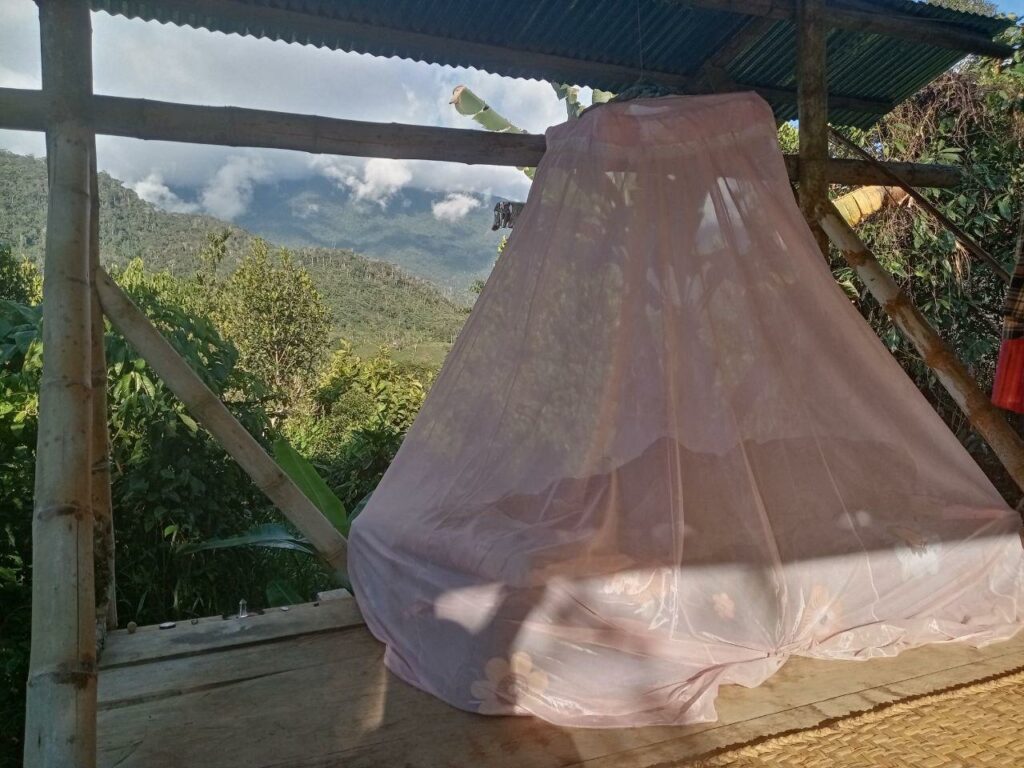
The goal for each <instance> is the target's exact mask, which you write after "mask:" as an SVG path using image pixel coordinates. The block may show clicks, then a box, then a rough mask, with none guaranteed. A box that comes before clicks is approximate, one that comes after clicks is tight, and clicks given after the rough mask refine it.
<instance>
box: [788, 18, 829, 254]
mask: <svg viewBox="0 0 1024 768" xmlns="http://www.w3.org/2000/svg"><path fill="white" fill-rule="evenodd" d="M796 11H797V12H796V21H797V62H796V70H797V71H796V82H797V112H798V116H799V120H800V132H799V139H800V175H799V177H798V178H797V182H798V183H799V185H800V187H799V191H800V209H801V210H802V211H803V214H804V218H805V219H806V220H807V221H808V222H810V223H811V232H813V233H814V239H815V240H817V242H818V248H820V249H821V252H822V253H823V254H824V255H825V257H826V258H827V257H828V238H827V237H826V236H825V233H824V232H822V230H821V227H820V226H818V225H817V221H818V219H819V218H820V216H821V212H822V210H823V207H824V205H825V203H826V202H827V201H828V179H827V178H826V175H825V172H826V166H827V165H828V83H827V73H828V69H827V62H826V51H825V43H826V38H827V37H828V28H827V27H826V26H825V21H824V0H797V3H796Z"/></svg>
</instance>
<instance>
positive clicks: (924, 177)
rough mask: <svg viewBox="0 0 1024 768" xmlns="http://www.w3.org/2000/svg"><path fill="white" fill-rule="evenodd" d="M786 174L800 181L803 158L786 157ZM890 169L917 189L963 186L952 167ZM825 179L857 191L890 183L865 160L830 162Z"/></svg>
mask: <svg viewBox="0 0 1024 768" xmlns="http://www.w3.org/2000/svg"><path fill="white" fill-rule="evenodd" d="M785 161H786V170H787V171H788V172H789V178H790V181H796V180H797V179H798V178H799V177H800V158H799V157H797V156H796V155H786V156H785ZM883 165H884V166H885V167H886V168H891V169H893V170H895V171H897V172H899V173H900V175H901V176H902V177H903V178H904V179H906V180H907V181H908V182H910V183H911V184H913V186H915V187H937V188H944V189H947V188H952V187H955V186H957V185H958V184H959V183H960V169H959V168H957V167H956V166H953V165H930V164H927V163H883ZM825 178H826V180H827V181H828V183H829V184H842V185H844V186H848V187H858V186H863V185H870V184H882V185H886V184H889V183H891V181H892V180H891V179H890V177H889V176H888V174H886V173H884V172H883V171H882V169H880V168H876V167H874V166H872V165H871V164H870V163H866V162H864V161H862V160H848V159H846V158H834V157H832V158H829V160H828V163H827V164H826V165H825Z"/></svg>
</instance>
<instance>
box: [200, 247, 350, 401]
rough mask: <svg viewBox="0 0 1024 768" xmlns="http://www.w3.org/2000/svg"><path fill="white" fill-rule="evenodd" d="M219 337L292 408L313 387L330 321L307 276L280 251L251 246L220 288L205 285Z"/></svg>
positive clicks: (287, 254) (220, 284)
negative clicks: (224, 338) (292, 404)
mask: <svg viewBox="0 0 1024 768" xmlns="http://www.w3.org/2000/svg"><path fill="white" fill-rule="evenodd" d="M206 285H207V287H209V288H212V291H211V294H212V297H213V300H214V301H215V303H216V306H215V307H214V309H213V312H214V315H215V317H216V320H217V323H218V325H219V326H220V328H221V329H222V330H223V332H224V335H225V336H226V337H227V338H228V339H229V340H230V341H231V342H232V343H234V345H235V346H236V347H237V349H238V353H239V359H238V364H239V366H240V367H241V368H242V369H244V370H246V371H248V372H249V373H251V374H253V375H254V376H256V377H257V378H259V379H260V380H261V381H263V382H265V383H266V384H268V385H269V386H270V388H271V389H272V391H273V393H274V397H275V398H276V399H278V400H279V402H281V403H289V402H294V401H295V400H296V399H297V398H299V397H301V395H302V394H303V393H304V392H306V391H307V390H308V389H309V388H310V387H311V385H312V383H313V382H314V381H315V378H316V371H317V366H318V365H319V363H320V362H321V360H322V357H323V354H324V350H325V349H326V347H327V340H328V333H329V331H330V327H331V317H330V313H329V312H328V310H327V308H326V306H325V304H324V300H323V298H322V297H321V295H320V292H319V291H318V290H317V289H316V286H315V285H314V284H313V281H312V279H311V278H310V276H309V273H308V272H307V271H306V269H305V268H304V267H302V265H300V264H298V263H297V262H296V261H295V260H294V259H293V258H292V256H291V254H290V253H289V252H288V251H287V250H285V249H283V248H282V249H278V250H275V251H271V249H270V246H269V245H268V244H267V243H266V241H264V240H256V241H255V242H254V243H253V244H252V246H251V247H250V249H249V251H248V253H246V254H245V256H243V257H242V259H241V261H240V262H239V263H238V266H237V267H236V268H235V269H234V271H233V272H232V273H231V274H230V275H229V276H228V277H227V278H226V279H224V280H223V282H221V283H216V282H214V281H208V282H207V283H206Z"/></svg>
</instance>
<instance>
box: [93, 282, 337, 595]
mask: <svg viewBox="0 0 1024 768" xmlns="http://www.w3.org/2000/svg"><path fill="white" fill-rule="evenodd" d="M95 280H96V291H97V293H98V294H99V298H100V306H101V307H102V308H103V312H104V314H106V316H107V317H109V318H110V322H111V324H112V325H113V326H114V327H115V328H116V329H117V330H118V331H120V332H121V334H122V335H123V336H124V337H125V338H126V339H127V340H128V342H129V343H130V344H131V345H132V346H133V347H135V349H136V350H137V351H138V352H139V354H141V355H142V357H143V359H145V361H146V362H147V363H148V364H149V365H151V366H152V367H153V370H154V371H155V372H156V374H157V375H158V376H159V377H160V378H161V379H162V380H163V382H164V383H165V384H166V385H167V387H168V388H169V389H170V390H171V392H173V393H174V394H175V396H177V398H178V399H179V400H181V402H182V403H184V404H185V407H186V408H188V409H189V411H190V412H191V414H192V415H193V416H194V417H195V419H196V421H198V422H199V423H200V424H202V425H203V426H204V427H205V428H206V429H207V430H209V432H210V434H212V435H213V436H214V438H215V439H216V440H217V442H218V443H220V445H221V446H222V447H223V448H224V449H225V450H226V451H227V452H228V453H229V454H230V455H231V457H232V458H233V459H234V460H235V461H237V462H238V463H239V465H240V466H241V467H242V469H244V470H245V471H246V473H247V474H248V475H249V477H251V478H252V479H253V482H255V483H256V485H257V486H258V487H259V489H260V490H261V491H263V493H265V494H266V495H267V497H268V498H269V499H270V500H271V501H272V502H274V504H275V505H277V508H278V509H280V510H281V511H282V512H283V513H284V515H285V517H287V518H288V519H289V520H290V521H291V522H292V523H293V524H294V525H295V527H296V528H298V529H299V530H300V531H301V532H302V535H303V536H305V537H306V538H307V539H309V542H310V544H312V545H313V547H314V548H315V549H316V551H317V552H319V553H320V555H321V556H322V557H323V558H324V559H325V560H326V561H327V562H328V563H329V564H330V566H331V567H332V568H333V569H334V570H335V571H336V572H337V573H338V574H340V575H341V576H343V577H344V576H345V571H346V564H347V557H348V545H347V542H346V541H345V538H344V537H343V536H342V535H341V533H340V532H338V530H337V529H336V528H335V527H334V526H333V525H331V523H330V521H329V520H328V519H327V518H326V517H324V516H323V514H322V513H321V512H320V510H319V509H317V508H316V506H315V505H314V504H313V502H311V501H310V500H309V499H308V498H307V497H306V495H305V494H304V493H303V492H302V491H301V490H299V487H298V486H297V485H295V483H294V482H292V479H291V478H290V477H288V475H286V474H285V473H284V472H283V471H282V470H281V468H280V467H279V466H278V465H277V462H275V461H274V460H273V459H272V458H271V457H270V456H269V455H268V454H267V452H266V451H265V450H264V449H263V446H261V445H260V444H259V443H258V442H257V441H256V438H254V437H253V436H252V435H251V434H249V431H248V430H247V429H246V428H245V427H244V426H242V424H241V423H240V422H239V421H238V419H236V418H235V417H234V416H233V415H232V414H231V412H230V411H229V410H228V409H227V407H225V405H224V403H222V402H221V401H220V398H218V397H217V396H216V395H215V394H214V393H213V392H212V391H211V390H210V388H209V387H207V386H206V384H205V383H204V382H203V380H202V379H200V378H199V376H198V375H197V374H196V372H195V371H193V370H192V368H191V367H190V366H189V364H188V363H186V362H185V361H184V360H183V359H182V358H181V356H180V355H178V353H177V351H176V350H175V349H174V347H172V346H171V345H170V344H169V343H168V341H167V340H166V339H165V338H164V337H163V336H162V335H161V333H160V331H158V330H157V329H156V328H155V327H154V326H153V324H152V323H151V322H150V321H149V318H148V317H146V315H145V314H144V313H143V312H142V310H140V309H139V308H138V307H137V306H135V304H134V303H133V302H132V300H131V299H130V298H129V297H128V296H127V295H126V294H125V293H124V291H122V290H121V288H120V287H119V286H118V285H117V284H116V283H115V282H114V281H113V280H112V279H111V277H110V275H108V274H107V273H106V271H105V270H103V269H102V268H99V269H97V270H96V277H95Z"/></svg>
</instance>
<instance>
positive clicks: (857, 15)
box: [675, 0, 1013, 59]
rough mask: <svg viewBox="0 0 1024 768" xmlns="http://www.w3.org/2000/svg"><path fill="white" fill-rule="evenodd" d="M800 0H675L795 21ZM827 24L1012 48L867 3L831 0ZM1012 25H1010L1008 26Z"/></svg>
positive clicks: (972, 49)
mask: <svg viewBox="0 0 1024 768" xmlns="http://www.w3.org/2000/svg"><path fill="white" fill-rule="evenodd" d="M799 1H800V0H675V2H678V3H681V4H682V5H687V6H691V7H693V8H704V9H707V10H712V11H727V12H729V13H737V14H743V15H745V16H759V17H762V18H768V19H776V20H778V19H786V20H795V19H796V17H797V14H798V10H797V9H798V5H799ZM823 20H824V23H825V25H826V27H828V28H830V29H848V30H851V31H853V32H862V33H866V34H875V35H884V36H886V37H895V38H899V39H902V40H908V41H910V42H913V43H923V44H925V45H931V46H936V47H939V48H949V49H951V50H954V51H962V52H963V53H965V54H967V53H974V54H978V55H980V56H991V57H994V58H997V59H1007V58H1010V57H1011V56H1013V49H1012V48H1011V47H1010V46H1008V45H1004V44H1002V43H995V42H993V41H992V39H991V38H989V37H986V36H985V35H984V34H982V33H980V32H976V31H975V30H973V29H970V28H968V27H964V26H961V25H959V24H955V23H951V22H948V21H942V20H939V19H929V18H923V17H921V16H912V15H910V14H906V13H900V12H898V11H894V10H893V9H892V8H888V7H886V6H884V5H879V4H875V3H872V2H867V1H866V0H832V1H831V2H829V3H827V4H826V5H825V8H824V18H823ZM1009 26H1010V25H1009V24H1007V27H1009Z"/></svg>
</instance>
